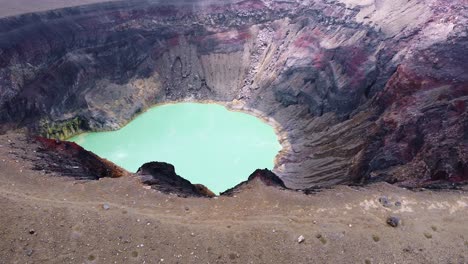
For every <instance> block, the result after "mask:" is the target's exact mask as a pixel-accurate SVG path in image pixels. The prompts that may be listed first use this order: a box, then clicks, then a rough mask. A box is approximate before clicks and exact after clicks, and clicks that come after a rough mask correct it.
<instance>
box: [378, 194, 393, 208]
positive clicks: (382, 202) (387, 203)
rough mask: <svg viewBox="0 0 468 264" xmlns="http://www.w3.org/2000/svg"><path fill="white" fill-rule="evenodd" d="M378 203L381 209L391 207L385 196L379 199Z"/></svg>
mask: <svg viewBox="0 0 468 264" xmlns="http://www.w3.org/2000/svg"><path fill="white" fill-rule="evenodd" d="M379 202H380V203H381V204H382V206H383V207H391V206H392V204H391V203H390V201H389V200H388V198H387V197H386V196H382V197H380V198H379Z"/></svg>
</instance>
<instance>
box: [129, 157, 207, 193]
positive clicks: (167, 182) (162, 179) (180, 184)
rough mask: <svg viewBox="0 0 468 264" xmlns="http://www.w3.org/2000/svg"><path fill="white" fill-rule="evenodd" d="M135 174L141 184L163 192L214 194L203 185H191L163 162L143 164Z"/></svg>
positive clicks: (171, 166)
mask: <svg viewBox="0 0 468 264" xmlns="http://www.w3.org/2000/svg"><path fill="white" fill-rule="evenodd" d="M136 175H137V176H138V177H139V179H140V180H141V182H142V183H143V184H146V185H148V186H151V187H152V188H153V189H156V190H159V191H161V192H164V193H173V194H177V195H179V196H183V197H188V196H191V197H203V196H204V197H213V196H214V194H213V193H212V192H211V191H210V190H209V189H208V188H206V187H205V186H203V185H199V184H197V185H193V184H192V183H191V182H190V181H188V180H186V179H184V178H182V177H180V176H179V175H177V174H176V173H175V169H174V166H173V165H171V164H169V163H165V162H148V163H145V164H143V165H142V166H141V167H140V168H139V169H138V171H137V173H136Z"/></svg>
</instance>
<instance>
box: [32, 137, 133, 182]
mask: <svg viewBox="0 0 468 264" xmlns="http://www.w3.org/2000/svg"><path fill="white" fill-rule="evenodd" d="M33 141H34V143H36V144H38V148H37V150H36V151H37V154H36V155H37V157H36V158H34V159H33V164H34V165H33V166H34V167H33V169H34V170H40V171H44V172H46V173H50V172H56V173H57V175H60V176H68V177H73V178H75V179H78V180H98V179H100V178H118V177H122V176H124V175H127V174H128V173H127V172H126V171H125V170H124V169H122V168H120V167H118V166H116V165H115V164H113V163H112V162H109V161H108V160H106V159H103V158H100V157H99V156H97V155H95V154H94V153H92V152H90V151H87V150H85V149H83V148H82V147H80V146H78V145H77V144H76V143H73V142H67V141H60V140H55V139H47V138H43V137H36V138H35V139H34V140H33Z"/></svg>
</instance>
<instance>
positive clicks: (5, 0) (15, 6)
mask: <svg viewBox="0 0 468 264" xmlns="http://www.w3.org/2000/svg"><path fill="white" fill-rule="evenodd" d="M111 1H118V0H14V1H12V0H0V18H2V17H7V16H15V15H20V14H25V13H32V12H41V11H47V10H52V9H58V8H64V7H72V6H79V5H87V4H95V3H100V2H111Z"/></svg>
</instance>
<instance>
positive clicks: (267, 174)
mask: <svg viewBox="0 0 468 264" xmlns="http://www.w3.org/2000/svg"><path fill="white" fill-rule="evenodd" d="M254 180H260V181H261V182H262V183H263V184H265V185H266V186H275V187H278V188H283V189H286V186H285V185H284V183H283V181H282V180H281V179H280V178H279V177H278V176H276V175H275V174H274V173H273V172H271V171H270V170H268V169H263V170H261V169H258V170H255V171H254V172H253V173H252V174H250V176H249V178H248V179H247V180H246V181H243V182H241V183H239V184H237V185H236V186H234V187H233V188H231V189H229V190H226V191H224V192H222V193H221V195H226V196H232V195H234V194H235V193H236V192H239V191H240V190H241V189H242V187H244V186H246V185H248V184H249V183H250V182H252V181H254Z"/></svg>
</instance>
